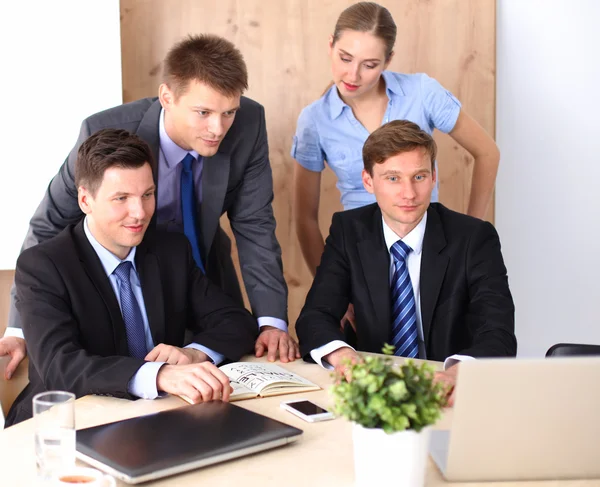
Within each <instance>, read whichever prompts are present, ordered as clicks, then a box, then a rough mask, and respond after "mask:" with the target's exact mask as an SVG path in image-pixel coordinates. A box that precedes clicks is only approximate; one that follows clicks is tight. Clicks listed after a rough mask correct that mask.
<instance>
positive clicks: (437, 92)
mask: <svg viewBox="0 0 600 487" xmlns="http://www.w3.org/2000/svg"><path fill="white" fill-rule="evenodd" d="M382 76H383V79H384V81H385V84H386V93H387V97H388V105H387V109H386V111H385V115H384V117H383V121H382V124H384V123H388V122H390V121H392V120H410V121H411V122H414V123H416V124H417V125H419V127H421V129H422V130H424V131H425V132H427V133H428V134H432V133H433V130H434V129H438V130H440V131H441V132H445V133H448V132H450V131H451V130H452V129H453V128H454V125H455V124H456V120H457V119H458V115H459V113H460V107H461V105H460V102H459V101H458V100H457V99H456V97H455V96H454V95H452V93H450V92H449V91H448V90H446V89H445V88H444V87H443V86H442V85H440V84H439V83H438V82H437V81H436V80H435V79H433V78H430V77H429V76H427V75H426V74H422V73H420V74H401V73H394V72H392V71H384V72H383V73H382ZM368 136H369V132H368V131H367V129H366V128H365V127H364V126H363V125H362V124H361V123H360V122H359V121H358V120H357V119H356V117H355V116H354V114H353V113H352V109H351V108H350V107H349V106H348V105H346V104H345V103H344V102H343V101H342V99H341V98H340V96H339V93H338V90H337V88H336V87H335V85H334V86H332V87H331V88H330V89H329V91H327V93H325V94H324V95H323V96H322V97H321V98H319V99H318V100H317V101H315V102H314V103H312V104H310V105H308V106H307V107H306V108H304V110H302V112H301V113H300V116H299V117H298V125H297V128H296V135H295V136H294V142H293V145H292V151H291V155H292V157H293V158H294V159H296V160H297V161H298V163H300V165H302V166H303V167H305V168H306V169H308V170H310V171H315V172H318V171H322V170H323V169H325V164H324V161H326V162H327V164H328V165H329V167H331V169H332V170H333V172H334V173H335V175H336V176H337V188H338V189H339V191H340V193H341V195H342V204H343V205H344V209H345V210H349V209H352V208H358V207H359V206H365V205H368V204H371V203H375V196H374V195H372V194H370V193H367V191H366V190H365V188H364V187H363V183H362V177H361V173H362V170H363V167H364V165H363V159H362V148H363V145H364V143H365V141H366V140H367V137H368ZM438 180H439V178H438ZM437 200H438V188H437V184H436V187H435V188H434V190H433V193H432V195H431V201H434V202H435V201H437Z"/></svg>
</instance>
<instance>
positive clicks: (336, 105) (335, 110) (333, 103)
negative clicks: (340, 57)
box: [325, 83, 348, 120]
mask: <svg viewBox="0 0 600 487" xmlns="http://www.w3.org/2000/svg"><path fill="white" fill-rule="evenodd" d="M325 96H326V97H327V101H328V102H329V116H330V117H331V119H332V120H335V119H336V118H338V117H339V116H340V114H341V113H342V111H343V110H344V107H347V106H348V105H346V104H345V103H344V101H343V100H342V99H341V98H340V94H339V93H338V89H337V86H335V83H334V84H333V86H332V87H331V88H330V89H329V91H328V92H327V95H325Z"/></svg>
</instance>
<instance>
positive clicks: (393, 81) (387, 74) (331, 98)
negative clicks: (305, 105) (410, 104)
mask: <svg viewBox="0 0 600 487" xmlns="http://www.w3.org/2000/svg"><path fill="white" fill-rule="evenodd" d="M381 75H382V76H383V80H384V81H385V91H386V93H387V95H388V99H391V98H392V94H394V95H399V96H404V91H402V87H401V86H400V82H399V81H398V79H397V78H396V76H394V73H392V72H391V71H383V72H382V73H381ZM325 96H326V97H327V101H328V103H329V116H330V117H331V119H332V120H335V119H336V118H338V117H339V116H340V114H341V113H342V111H343V110H344V107H347V106H348V105H347V104H346V103H344V100H342V99H341V98H340V94H339V92H338V90H337V87H336V86H335V84H334V85H333V86H332V87H331V88H330V89H329V91H328V92H327V94H326V95H325Z"/></svg>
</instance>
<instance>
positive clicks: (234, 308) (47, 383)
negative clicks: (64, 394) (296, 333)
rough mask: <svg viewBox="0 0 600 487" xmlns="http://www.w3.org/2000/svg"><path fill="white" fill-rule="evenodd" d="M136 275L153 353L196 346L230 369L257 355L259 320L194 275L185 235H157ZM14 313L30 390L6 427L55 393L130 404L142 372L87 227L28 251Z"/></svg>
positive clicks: (147, 242) (142, 249)
mask: <svg viewBox="0 0 600 487" xmlns="http://www.w3.org/2000/svg"><path fill="white" fill-rule="evenodd" d="M135 264H136V269H137V271H138V274H139V277H140V283H141V286H142V293H143V296H144V302H145V305H146V312H147V315H148V324H149V326H150V330H151V333H152V338H153V341H154V344H155V345H158V344H159V343H166V344H169V345H175V346H183V345H184V333H185V330H186V328H189V329H191V330H192V331H193V333H194V335H193V338H192V341H194V342H197V343H200V344H202V345H204V346H206V347H209V348H211V349H213V350H215V351H217V352H219V353H221V354H223V355H225V357H226V358H227V359H229V360H238V359H239V358H240V357H241V356H242V355H244V354H246V353H248V352H250V351H251V350H252V349H253V346H254V340H255V339H256V335H257V333H258V325H257V323H256V320H255V319H254V318H253V317H252V316H251V315H250V313H248V311H246V310H245V309H244V308H243V307H241V306H239V305H238V304H236V303H235V302H234V301H233V299H231V298H230V297H229V296H227V295H225V293H223V292H222V291H221V290H220V289H218V288H217V287H216V286H215V285H214V284H212V283H211V282H210V280H209V279H208V278H207V277H205V276H204V275H203V274H202V272H201V271H200V270H198V268H197V267H196V265H195V263H194V261H193V258H192V254H191V248H190V245H189V243H188V241H187V239H186V238H185V236H183V235H180V234H173V233H166V232H159V231H157V232H154V233H153V234H151V235H147V236H146V237H145V238H144V240H143V242H142V243H141V244H140V245H139V246H138V247H137V250H136V256H135ZM15 281H16V283H17V289H18V292H17V308H18V310H19V312H20V314H21V316H22V318H23V331H24V333H25V339H26V341H27V346H28V349H29V355H30V366H29V385H28V386H27V387H26V388H25V390H24V391H23V392H22V393H21V394H20V395H19V397H18V398H17V400H16V401H15V403H14V404H13V407H12V408H11V410H10V412H9V414H8V417H7V425H11V424H14V423H16V422H19V421H22V420H24V419H27V418H29V417H31V415H32V410H31V399H32V397H33V396H34V395H35V394H37V393H38V392H43V391H46V390H52V389H58V390H65V391H70V392H73V393H75V395H76V396H77V397H81V396H85V395H87V394H104V395H110V396H115V397H122V398H129V399H132V398H133V396H131V395H130V394H129V393H128V391H127V385H128V383H129V380H130V379H131V378H132V376H133V375H134V374H135V373H136V372H137V370H138V369H139V368H140V367H141V366H142V365H143V364H144V361H143V360H140V359H136V358H132V357H129V356H128V348H127V337H126V333H125V324H124V323H123V318H122V315H121V310H120V308H119V303H118V301H117V297H116V296H115V293H114V290H113V288H112V286H111V284H110V281H109V278H108V277H107V276H106V272H105V271H104V268H103V267H102V263H101V262H100V259H99V257H98V255H97V254H96V252H95V250H94V249H93V247H92V246H91V244H90V242H89V240H88V239H87V237H86V235H85V233H84V230H83V221H82V222H80V223H79V224H77V225H76V226H75V227H73V226H70V227H67V228H66V229H65V230H63V231H62V232H61V233H60V234H59V235H58V236H57V237H55V238H53V239H51V240H48V241H46V242H43V243H41V244H39V245H36V246H35V247H32V248H30V249H28V250H25V251H24V252H23V253H22V254H21V256H20V257H19V259H18V261H17V268H16V274H15Z"/></svg>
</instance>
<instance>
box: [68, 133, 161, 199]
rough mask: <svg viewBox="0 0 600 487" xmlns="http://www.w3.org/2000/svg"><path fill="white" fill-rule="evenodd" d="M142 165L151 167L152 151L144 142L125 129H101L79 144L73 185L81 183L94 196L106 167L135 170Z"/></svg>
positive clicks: (77, 185)
mask: <svg viewBox="0 0 600 487" xmlns="http://www.w3.org/2000/svg"><path fill="white" fill-rule="evenodd" d="M144 164H149V165H150V167H154V158H153V156H152V151H151V150H150V147H149V146H148V144H147V143H146V142H145V141H143V140H142V139H140V138H139V137H138V136H137V135H134V134H132V133H131V132H128V131H127V130H120V129H103V130H100V131H98V132H96V133H95V134H93V135H91V136H90V137H88V138H87V139H86V140H85V142H84V143H83V144H81V146H80V147H79V150H78V151H77V161H76V162H75V185H76V187H77V188H79V187H80V186H84V187H85V188H86V189H87V190H88V191H89V192H90V193H91V194H92V196H95V195H96V192H97V191H98V188H99V187H100V185H101V184H102V179H103V178H104V173H105V172H106V170H107V169H110V168H111V167H119V168H122V169H137V168H139V167H142V166H143V165H144Z"/></svg>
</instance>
